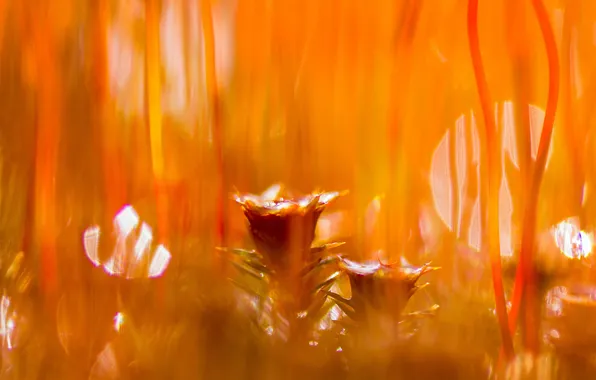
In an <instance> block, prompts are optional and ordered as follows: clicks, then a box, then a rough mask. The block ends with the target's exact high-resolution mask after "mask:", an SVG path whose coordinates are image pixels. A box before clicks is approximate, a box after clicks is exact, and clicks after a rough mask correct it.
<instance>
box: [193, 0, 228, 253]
mask: <svg viewBox="0 0 596 380" xmlns="http://www.w3.org/2000/svg"><path fill="white" fill-rule="evenodd" d="M199 1H200V12H201V27H202V29H203V44H204V45H203V46H204V51H203V53H204V55H205V83H206V87H207V98H208V99H209V104H210V106H211V126H212V131H213V148H214V151H215V162H216V164H215V165H216V170H217V179H216V183H217V188H216V197H217V200H216V208H217V210H216V212H217V214H216V222H215V223H216V228H217V239H218V244H219V245H221V246H223V247H225V246H226V245H227V234H226V224H225V214H226V202H225V199H226V198H225V197H226V196H225V191H226V190H225V189H226V183H225V178H226V177H225V175H226V174H225V165H224V157H223V127H222V123H221V103H220V97H219V90H218V83H217V71H216V61H215V35H214V30H213V16H212V9H211V0H199Z"/></svg>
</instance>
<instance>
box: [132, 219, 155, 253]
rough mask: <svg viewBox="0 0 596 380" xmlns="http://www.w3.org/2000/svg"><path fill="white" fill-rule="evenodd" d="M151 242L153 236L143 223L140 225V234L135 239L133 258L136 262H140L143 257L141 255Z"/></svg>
mask: <svg viewBox="0 0 596 380" xmlns="http://www.w3.org/2000/svg"><path fill="white" fill-rule="evenodd" d="M152 240H153V234H152V233H151V228H150V227H149V226H148V225H147V224H145V223H143V224H142V225H141V232H140V234H139V238H138V239H137V243H136V244H135V257H136V259H137V260H140V259H141V258H142V257H143V254H144V253H145V251H146V250H147V248H149V246H150V245H151V241H152Z"/></svg>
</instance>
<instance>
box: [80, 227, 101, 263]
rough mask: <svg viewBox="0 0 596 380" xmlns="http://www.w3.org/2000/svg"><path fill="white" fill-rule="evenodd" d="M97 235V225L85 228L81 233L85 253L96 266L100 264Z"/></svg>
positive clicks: (98, 231)
mask: <svg viewBox="0 0 596 380" xmlns="http://www.w3.org/2000/svg"><path fill="white" fill-rule="evenodd" d="M99 236H100V229H99V227H98V226H93V227H89V228H87V229H86V230H85V232H84V234H83V247H84V248H85V253H86V254H87V257H88V258H89V260H91V262H92V263H93V265H95V266H96V267H98V266H100V265H101V263H100V262H99Z"/></svg>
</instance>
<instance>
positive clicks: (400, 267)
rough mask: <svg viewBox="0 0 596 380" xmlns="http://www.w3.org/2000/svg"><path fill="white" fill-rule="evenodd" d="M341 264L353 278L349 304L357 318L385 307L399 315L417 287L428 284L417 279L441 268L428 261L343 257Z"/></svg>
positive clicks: (353, 315) (349, 276)
mask: <svg viewBox="0 0 596 380" xmlns="http://www.w3.org/2000/svg"><path fill="white" fill-rule="evenodd" d="M340 267H341V269H342V271H343V272H344V273H345V274H346V275H347V276H348V279H349V281H350V289H351V293H352V297H351V299H350V300H349V305H350V307H351V309H352V310H353V314H352V317H353V318H355V319H361V318H365V317H366V314H367V313H368V311H375V312H379V311H381V312H383V311H386V312H390V313H392V314H395V315H396V316H399V315H400V314H401V312H402V311H403V309H404V308H405V306H406V304H407V302H408V300H409V299H410V297H411V296H412V295H413V294H414V293H415V292H416V290H418V289H420V288H421V287H422V286H424V285H426V284H424V285H421V286H420V285H417V284H416V282H417V281H418V279H419V278H420V277H421V276H422V275H423V274H425V273H428V272H430V271H433V270H435V269H438V268H436V267H431V266H429V265H428V264H426V265H423V266H421V267H414V266H411V265H409V264H407V263H405V262H402V263H397V264H384V263H382V262H381V261H380V260H379V261H366V262H356V261H352V260H349V259H347V258H343V257H342V258H341V260H340Z"/></svg>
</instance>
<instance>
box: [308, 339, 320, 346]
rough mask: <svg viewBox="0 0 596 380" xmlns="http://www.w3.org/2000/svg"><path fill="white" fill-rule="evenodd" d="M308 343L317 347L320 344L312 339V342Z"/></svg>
mask: <svg viewBox="0 0 596 380" xmlns="http://www.w3.org/2000/svg"><path fill="white" fill-rule="evenodd" d="M308 345H309V346H311V347H316V346H318V345H319V342H317V341H315V340H311V341H310V342H308Z"/></svg>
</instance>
